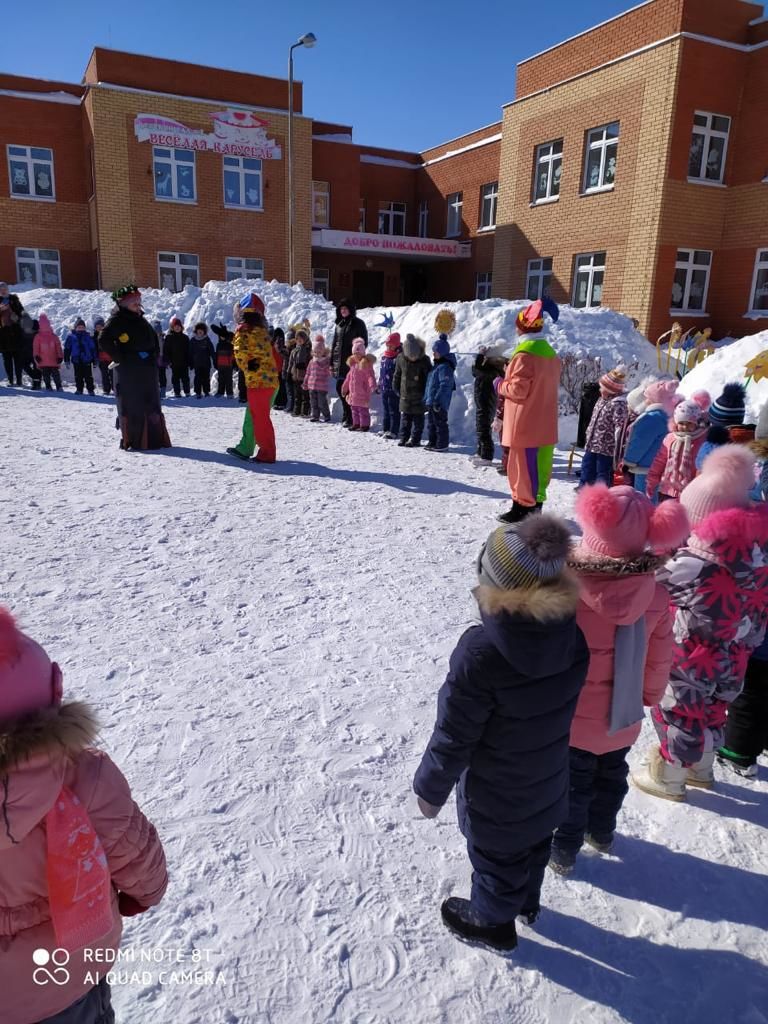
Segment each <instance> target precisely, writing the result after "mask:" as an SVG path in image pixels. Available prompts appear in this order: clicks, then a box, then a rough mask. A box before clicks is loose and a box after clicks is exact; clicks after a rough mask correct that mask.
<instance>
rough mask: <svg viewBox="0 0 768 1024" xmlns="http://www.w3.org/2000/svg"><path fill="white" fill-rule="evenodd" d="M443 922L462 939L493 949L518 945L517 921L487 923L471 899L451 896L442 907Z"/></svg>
mask: <svg viewBox="0 0 768 1024" xmlns="http://www.w3.org/2000/svg"><path fill="white" fill-rule="evenodd" d="M440 914H441V915H442V918H443V923H444V924H445V926H446V927H447V928H448V930H449V931H452V932H453V934H454V935H458V936H459V938H461V939H468V940H469V941H470V942H477V943H481V944H482V945H484V946H490V947H491V949H502V950H507V951H509V950H512V949H514V948H515V947H516V946H517V930H516V929H515V922H514V920H512V921H507V922H505V923H504V924H487V923H486V922H485V921H483V919H482V918H481V917H479V916H478V914H477V913H476V912H475V911H474V910H473V909H472V907H471V905H470V902H469V900H463V899H460V898H459V897H458V896H451V897H450V899H447V900H445V902H444V903H443V905H442V906H441V907H440Z"/></svg>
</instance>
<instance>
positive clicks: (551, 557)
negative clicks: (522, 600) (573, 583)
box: [478, 515, 571, 590]
mask: <svg viewBox="0 0 768 1024" xmlns="http://www.w3.org/2000/svg"><path fill="white" fill-rule="evenodd" d="M570 543H571V535H570V533H569V531H568V527H567V526H566V524H565V523H564V522H563V520H562V519H558V518H557V516H551V515H530V516H528V517H527V518H526V519H524V520H523V521H522V522H520V523H513V524H512V525H511V526H500V527H499V528H498V529H497V530H494V531H493V533H492V534H491V535H490V537H489V538H488V540H487V541H486V542H485V547H484V548H483V550H482V552H481V554H480V558H479V559H478V576H479V578H480V582H481V583H484V584H485V585H486V586H490V587H498V588H499V589H500V590H514V589H515V588H516V587H536V586H539V585H540V584H546V583H550V582H553V581H554V580H556V579H557V578H558V577H559V576H560V575H561V574H562V572H563V569H564V567H565V561H566V559H567V557H568V554H569V552H570Z"/></svg>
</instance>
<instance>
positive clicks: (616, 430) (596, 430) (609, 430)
mask: <svg viewBox="0 0 768 1024" xmlns="http://www.w3.org/2000/svg"><path fill="white" fill-rule="evenodd" d="M627 416H628V410H627V396H626V395H612V396H611V397H610V398H603V396H602V395H601V396H600V397H599V398H598V400H597V402H596V403H595V408H594V409H593V410H592V419H591V420H590V421H589V426H588V427H587V438H586V445H585V451H588V452H596V453H597V454H598V455H608V456H610V458H612V459H614V460H615V458H616V451H617V448H618V443H619V435H620V434H621V432H622V430H623V429H624V424H625V423H626V422H627Z"/></svg>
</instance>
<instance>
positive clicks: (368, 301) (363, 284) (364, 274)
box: [353, 270, 384, 309]
mask: <svg viewBox="0 0 768 1024" xmlns="http://www.w3.org/2000/svg"><path fill="white" fill-rule="evenodd" d="M354 282H355V284H354V292H353V294H354V296H355V305H356V306H357V308H358V309H365V308H366V306H381V305H383V303H384V271H383V270H356V271H355V275H354Z"/></svg>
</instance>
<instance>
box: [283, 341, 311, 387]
mask: <svg viewBox="0 0 768 1024" xmlns="http://www.w3.org/2000/svg"><path fill="white" fill-rule="evenodd" d="M311 358H312V346H311V345H310V343H309V341H304V342H298V343H297V345H296V347H295V348H294V349H293V351H292V352H291V354H290V356H289V357H288V372H289V373H290V375H291V380H293V381H295V382H296V383H297V384H300V383H301V382H302V381H303V380H304V375H305V373H306V372H307V367H308V366H309V361H310V359H311Z"/></svg>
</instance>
